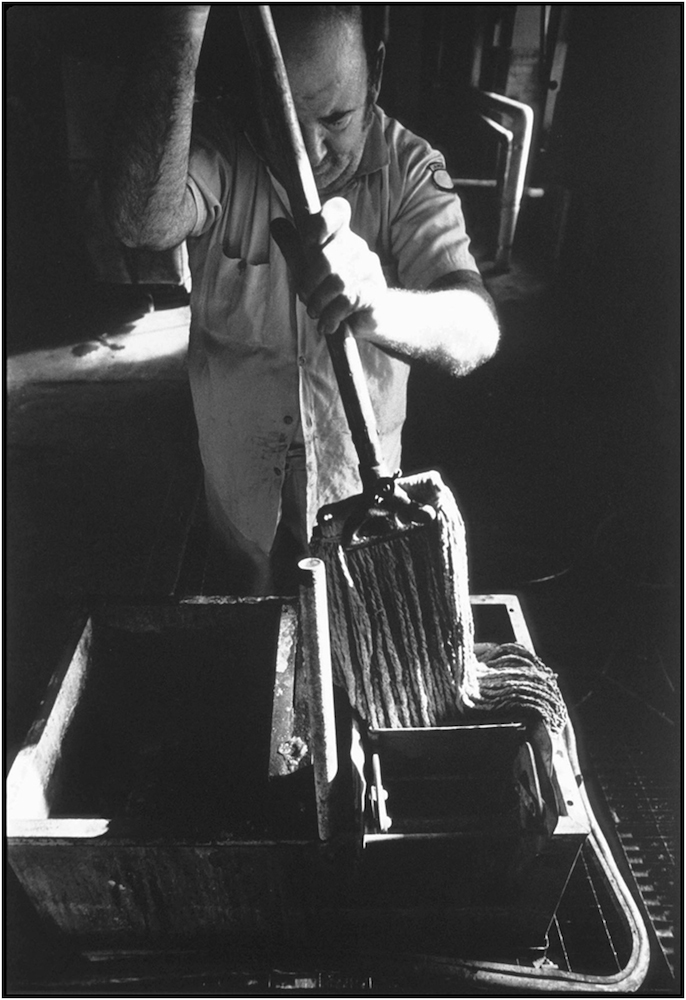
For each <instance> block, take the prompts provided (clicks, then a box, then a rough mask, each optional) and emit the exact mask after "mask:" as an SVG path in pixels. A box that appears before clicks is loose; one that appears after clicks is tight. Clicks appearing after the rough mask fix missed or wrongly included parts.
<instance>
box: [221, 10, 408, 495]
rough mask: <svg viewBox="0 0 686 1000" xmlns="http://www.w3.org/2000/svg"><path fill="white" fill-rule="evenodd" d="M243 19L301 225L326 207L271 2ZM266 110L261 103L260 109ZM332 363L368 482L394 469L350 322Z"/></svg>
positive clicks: (336, 336) (336, 337)
mask: <svg viewBox="0 0 686 1000" xmlns="http://www.w3.org/2000/svg"><path fill="white" fill-rule="evenodd" d="M239 8H240V16H241V22H242V24H243V31H244V33H245V37H246V40H247V42H248V46H249V48H250V52H251V55H252V59H253V62H254V65H255V67H256V70H257V73H258V79H259V85H260V88H261V90H262V92H263V97H264V101H263V104H264V113H266V114H267V115H268V120H267V121H266V122H265V124H266V126H267V131H268V134H269V141H270V144H271V146H272V147H273V149H274V153H275V156H276V157H277V158H278V163H279V171H280V174H281V179H282V180H283V182H284V186H285V187H286V190H287V191H288V197H289V200H290V203H291V211H292V212H293V219H294V222H295V225H296V228H300V227H301V226H302V223H303V221H304V220H305V219H307V218H308V217H309V216H312V215H318V214H319V213H320V212H321V202H320V200H319V194H318V192H317V185H316V183H315V180H314V175H313V173H312V167H311V166H310V161H309V159H308V156H307V151H306V149H305V144H304V142H303V138H302V133H301V131H300V125H299V123H298V116H297V114H296V111H295V105H294V103H293V96H292V94H291V88H290V85H289V83H288V76H287V73H286V67H285V65H284V61H283V57H282V55H281V48H280V46H279V40H278V38H277V35H276V30H275V28H274V22H273V20H272V15H271V11H270V9H269V4H239ZM261 110H262V109H261ZM326 339H327V344H328V348H329V354H330V355H331V363H332V365H333V370H334V373H335V376H336V381H337V382H338V389H339V392H340V394H341V399H342V401H343V409H344V410H345V416H346V419H347V421H348V426H349V427H350V434H351V436H352V439H353V444H354V445H355V450H356V452H357V457H358V460H359V463H360V477H361V479H362V484H363V486H364V487H365V488H367V487H373V486H374V484H375V483H376V482H377V481H378V480H379V479H380V478H385V477H388V475H389V471H388V469H387V468H386V465H385V463H384V460H383V457H382V453H381V443H380V441H379V434H378V430H377V426H376V417H375V415H374V409H373V407H372V401H371V398H370V395H369V389H368V388H367V383H366V380H365V377H364V370H363V368H362V362H361V361H360V352H359V350H358V347H357V341H356V340H355V338H354V336H353V335H352V333H351V331H350V328H349V327H348V325H347V324H346V323H342V324H341V325H340V326H339V328H338V330H336V332H335V333H333V334H330V335H329V336H328V337H327V338H326Z"/></svg>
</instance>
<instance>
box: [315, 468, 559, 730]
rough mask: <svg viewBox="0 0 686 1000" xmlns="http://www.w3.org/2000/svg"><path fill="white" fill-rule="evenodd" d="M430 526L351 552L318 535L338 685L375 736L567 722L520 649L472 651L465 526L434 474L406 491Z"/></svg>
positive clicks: (411, 481)
mask: <svg viewBox="0 0 686 1000" xmlns="http://www.w3.org/2000/svg"><path fill="white" fill-rule="evenodd" d="M398 485H399V486H400V487H401V488H402V490H404V492H405V493H406V494H407V496H408V497H409V498H410V499H411V500H413V501H415V502H416V503H418V504H420V505H423V506H428V507H431V508H433V510H434V511H435V515H436V516H435V517H434V518H433V519H432V520H431V521H429V522H428V523H424V524H418V525H415V526H411V527H407V528H405V529H404V530H399V531H397V532H394V533H392V534H391V535H386V536H384V535H382V536H379V537H369V538H363V539H362V540H358V541H356V542H355V543H354V544H350V543H348V544H345V541H344V539H342V538H341V537H338V536H333V537H332V536H329V537H327V536H326V534H325V533H322V532H315V535H314V537H313V540H312V546H311V547H312V554H313V555H315V556H317V557H318V558H320V559H323V560H324V562H325V564H326V572H327V589H328V598H329V618H330V629H331V654H332V661H333V671H334V680H335V682H336V683H337V684H339V685H340V686H342V687H344V688H345V690H346V691H347V694H348V698H349V700H350V704H351V705H352V707H353V708H354V709H355V710H356V711H357V712H358V713H359V714H360V715H361V716H362V718H363V719H364V720H365V721H366V722H367V724H368V725H369V726H371V727H372V728H374V729H385V728H391V729H406V728H412V727H434V726H442V725H451V724H454V723H456V722H459V721H464V714H465V712H466V711H469V710H475V711H481V710H484V711H489V712H497V713H499V714H507V715H510V716H516V715H521V714H522V713H525V714H530V713H532V712H533V713H535V714H537V715H538V716H539V717H541V718H542V719H543V720H544V721H545V722H546V724H547V725H548V728H549V729H550V730H551V731H553V732H558V731H560V730H561V729H562V728H563V727H564V725H565V723H566V720H567V713H566V708H565V705H564V702H563V700H562V696H561V694H560V691H559V688H558V686H557V682H556V679H555V675H554V674H553V673H552V671H550V670H549V669H548V668H547V667H546V666H545V665H544V664H543V663H542V662H541V661H540V660H539V659H538V658H537V657H536V656H535V655H534V654H533V653H531V652H530V651H529V650H528V649H526V648H525V647H524V646H521V645H519V644H517V643H508V644H506V645H494V644H489V645H488V647H486V648H485V655H482V656H481V658H480V659H479V658H477V656H476V654H475V651H474V624H473V619H472V610H471V604H470V601H469V574H468V567H467V544H466V536H465V528H464V523H463V521H462V517H461V515H460V512H459V510H458V507H457V504H456V503H455V499H454V497H453V495H452V493H451V492H450V490H449V489H448V488H447V487H446V486H445V484H444V483H443V481H442V479H441V477H440V475H439V474H438V473H437V472H429V473H423V474H420V475H417V476H408V477H406V478H404V479H401V480H399V481H398Z"/></svg>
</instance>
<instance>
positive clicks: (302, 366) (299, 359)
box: [298, 354, 305, 368]
mask: <svg viewBox="0 0 686 1000" xmlns="http://www.w3.org/2000/svg"><path fill="white" fill-rule="evenodd" d="M298 364H299V365H300V367H301V368H304V367H305V355H304V354H301V355H300V357H299V358H298Z"/></svg>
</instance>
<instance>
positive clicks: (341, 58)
mask: <svg viewBox="0 0 686 1000" xmlns="http://www.w3.org/2000/svg"><path fill="white" fill-rule="evenodd" d="M283 55H284V61H285V63H286V69H287V72H288V79H289V82H290V85H291V90H292V92H293V100H294V102H295V108H296V111H297V114H298V119H299V121H300V127H301V129H302V133H303V139H304V141H305V148H306V149H307V155H308V157H309V160H310V163H311V164H312V170H313V171H314V177H315V181H316V184H317V190H318V191H319V194H320V195H322V196H327V197H328V196H330V195H334V194H337V193H339V192H340V191H342V190H343V188H344V187H345V185H346V184H347V183H348V181H349V180H350V179H351V177H352V176H353V175H354V173H355V171H356V170H357V167H358V166H359V163H360V160H361V159H362V153H363V151H364V144H365V139H366V135H367V130H368V128H369V121H370V116H369V104H368V96H369V91H368V72H367V59H366V55H365V50H364V43H363V39H362V31H361V29H360V27H359V26H358V25H356V24H349V23H347V22H335V23H333V24H329V25H327V26H326V27H322V26H316V27H314V28H312V29H311V30H310V31H309V32H307V34H306V35H305V36H303V37H302V38H298V39H292V38H288V37H287V38H286V39H285V40H284V42H283Z"/></svg>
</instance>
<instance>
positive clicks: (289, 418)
mask: <svg viewBox="0 0 686 1000" xmlns="http://www.w3.org/2000/svg"><path fill="white" fill-rule="evenodd" d="M283 422H284V424H292V423H293V417H289V416H285V417H284V418H283Z"/></svg>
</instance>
